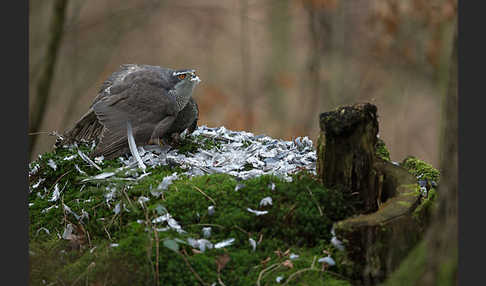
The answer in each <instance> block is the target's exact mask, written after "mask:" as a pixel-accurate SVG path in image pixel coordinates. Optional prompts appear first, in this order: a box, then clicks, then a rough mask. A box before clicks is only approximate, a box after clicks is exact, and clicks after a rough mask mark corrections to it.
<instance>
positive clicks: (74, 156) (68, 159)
mask: <svg viewBox="0 0 486 286" xmlns="http://www.w3.org/2000/svg"><path fill="white" fill-rule="evenodd" d="M77 156H78V155H76V154H73V155H71V156H67V157H64V159H63V160H64V161H71V160H72V159H74V158H76V157H77Z"/></svg>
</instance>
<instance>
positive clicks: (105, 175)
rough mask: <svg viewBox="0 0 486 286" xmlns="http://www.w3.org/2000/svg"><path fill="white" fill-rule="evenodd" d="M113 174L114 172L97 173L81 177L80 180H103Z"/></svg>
mask: <svg viewBox="0 0 486 286" xmlns="http://www.w3.org/2000/svg"><path fill="white" fill-rule="evenodd" d="M114 175H115V172H105V173H101V174H98V175H96V176H92V177H89V178H86V179H83V180H82V181H81V182H87V181H94V180H104V179H106V178H109V177H113V176H114Z"/></svg>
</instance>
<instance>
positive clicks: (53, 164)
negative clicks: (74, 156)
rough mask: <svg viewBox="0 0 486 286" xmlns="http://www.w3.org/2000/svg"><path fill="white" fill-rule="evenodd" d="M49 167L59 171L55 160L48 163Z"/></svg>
mask: <svg viewBox="0 0 486 286" xmlns="http://www.w3.org/2000/svg"><path fill="white" fill-rule="evenodd" d="M47 165H49V167H51V168H52V169H53V170H54V171H55V170H56V169H57V165H56V162H54V160H52V159H49V161H47Z"/></svg>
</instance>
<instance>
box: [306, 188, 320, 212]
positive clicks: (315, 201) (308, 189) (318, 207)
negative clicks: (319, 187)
mask: <svg viewBox="0 0 486 286" xmlns="http://www.w3.org/2000/svg"><path fill="white" fill-rule="evenodd" d="M306 188H307V191H309V194H310V195H311V197H312V200H313V201H314V203H315V204H316V206H317V209H318V210H319V214H320V215H321V216H323V215H324V214H323V213H322V209H321V207H320V206H319V204H318V203H317V200H316V198H315V197H314V195H313V194H312V191H311V189H310V188H309V186H306Z"/></svg>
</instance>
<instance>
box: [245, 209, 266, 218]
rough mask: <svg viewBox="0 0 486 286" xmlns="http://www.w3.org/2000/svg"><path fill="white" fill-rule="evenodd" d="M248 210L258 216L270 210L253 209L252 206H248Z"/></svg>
mask: <svg viewBox="0 0 486 286" xmlns="http://www.w3.org/2000/svg"><path fill="white" fill-rule="evenodd" d="M246 210H247V211H249V212H251V213H254V214H256V215H257V216H259V215H265V214H267V213H268V211H257V210H253V209H250V208H247V209H246Z"/></svg>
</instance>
